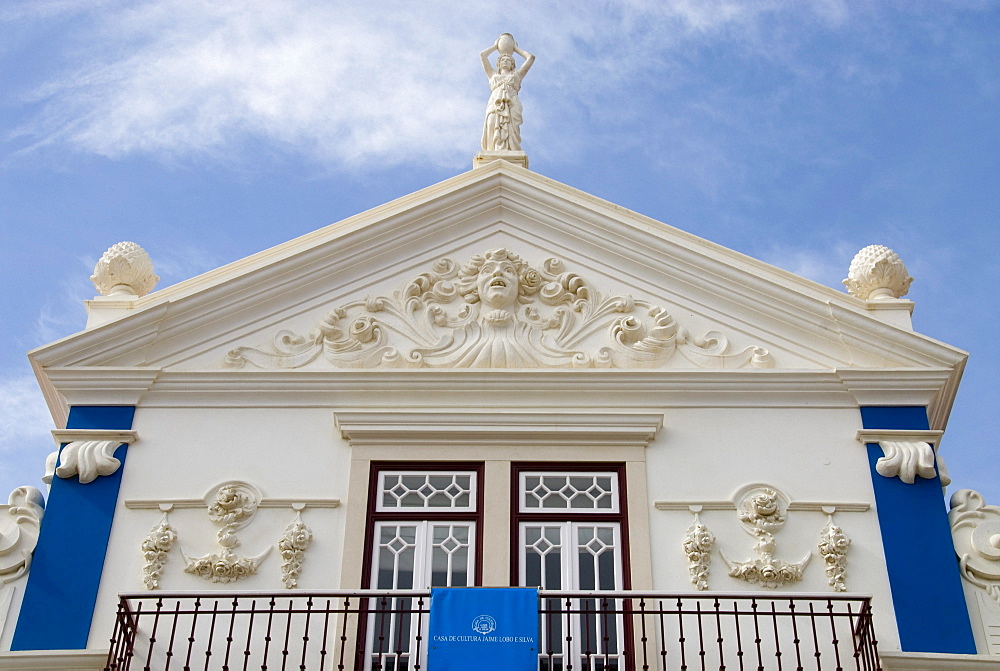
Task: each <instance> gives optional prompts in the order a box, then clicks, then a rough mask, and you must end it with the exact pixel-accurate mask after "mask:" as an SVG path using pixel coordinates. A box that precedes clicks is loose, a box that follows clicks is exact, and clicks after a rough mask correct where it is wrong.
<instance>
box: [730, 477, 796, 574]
mask: <svg viewBox="0 0 1000 671" xmlns="http://www.w3.org/2000/svg"><path fill="white" fill-rule="evenodd" d="M787 507H788V502H787V500H786V499H785V497H784V496H783V495H781V494H780V493H779V492H778V491H777V490H776V489H773V488H771V487H765V486H762V487H757V488H754V489H752V490H750V491H749V492H747V493H746V494H745V495H744V496H743V498H742V500H741V501H740V503H739V504H738V505H737V511H738V513H739V518H740V523H741V524H742V525H743V528H744V530H746V532H747V533H749V534H750V535H752V536H754V537H755V538H756V539H757V542H756V543H755V544H754V551H755V552H756V554H757V556H756V557H754V558H752V559H748V560H746V561H731V560H730V559H729V558H727V557H726V556H725V555H724V554H723V555H722V559H723V561H725V562H726V565H727V566H728V567H729V575H730V576H731V577H733V578H738V579H739V580H743V581H745V582H749V583H752V584H759V585H761V586H762V587H767V588H774V587H782V586H784V585H787V584H788V583H792V582H798V581H800V580H802V573H803V571H804V570H805V567H806V565H807V564H808V563H809V559H810V558H811V555H808V554H807V555H806V556H805V557H804V558H803V559H802V560H801V561H799V562H798V563H789V562H785V561H782V560H780V559H776V558H775V557H774V555H775V553H776V552H777V543H776V542H775V538H774V536H775V534H776V533H777V532H778V531H780V530H781V528H782V527H783V526H784V525H785V521H786V514H787V513H786V511H787Z"/></svg>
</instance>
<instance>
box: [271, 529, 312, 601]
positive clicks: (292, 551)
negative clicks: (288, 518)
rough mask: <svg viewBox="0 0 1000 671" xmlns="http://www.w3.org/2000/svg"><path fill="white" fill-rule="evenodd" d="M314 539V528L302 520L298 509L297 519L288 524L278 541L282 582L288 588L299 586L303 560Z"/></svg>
mask: <svg viewBox="0 0 1000 671" xmlns="http://www.w3.org/2000/svg"><path fill="white" fill-rule="evenodd" d="M312 539H313V535H312V530H311V529H310V528H309V527H307V526H306V525H305V523H304V522H303V521H302V514H301V512H298V511H296V513H295V521H293V522H292V523H291V524H289V525H288V527H287V528H286V529H285V533H284V534H283V535H282V536H281V540H280V541H278V551H279V552H280V553H281V582H283V583H285V587H287V588H288V589H294V588H295V587H297V586H298V578H299V574H300V573H301V572H302V561H303V559H304V558H305V554H306V550H307V549H309V545H311V544H312Z"/></svg>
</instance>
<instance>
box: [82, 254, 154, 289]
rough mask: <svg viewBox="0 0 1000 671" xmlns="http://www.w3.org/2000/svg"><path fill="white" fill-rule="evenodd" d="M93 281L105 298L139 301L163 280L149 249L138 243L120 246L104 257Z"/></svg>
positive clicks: (98, 263) (91, 278)
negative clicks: (154, 270)
mask: <svg viewBox="0 0 1000 671" xmlns="http://www.w3.org/2000/svg"><path fill="white" fill-rule="evenodd" d="M90 281H91V282H93V283H94V286H95V287H96V288H97V291H98V292H99V293H100V294H101V295H102V296H121V297H122V298H130V297H131V298H139V297H141V296H145V295H146V294H148V293H149V292H150V291H152V290H153V288H154V287H156V283H157V282H159V281H160V278H159V277H157V276H156V274H155V273H154V272H153V261H152V260H151V259H150V258H149V254H147V253H146V250H145V249H143V248H142V247H140V246H139V245H137V244H135V243H134V242H119V243H118V244H115V245H111V247H109V248H108V250H107V251H106V252H104V255H103V256H101V259H100V260H99V261H98V262H97V265H96V266H95V267H94V274H93V275H91V277H90Z"/></svg>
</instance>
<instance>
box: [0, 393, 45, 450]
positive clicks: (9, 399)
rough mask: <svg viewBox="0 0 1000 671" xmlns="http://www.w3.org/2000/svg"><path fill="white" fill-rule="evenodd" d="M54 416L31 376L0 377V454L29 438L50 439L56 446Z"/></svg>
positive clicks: (31, 439) (33, 439)
mask: <svg viewBox="0 0 1000 671" xmlns="http://www.w3.org/2000/svg"><path fill="white" fill-rule="evenodd" d="M52 428H53V426H52V417H51V415H49V411H48V409H47V407H46V405H45V399H43V398H42V392H41V391H40V390H39V388H38V382H37V381H36V380H35V378H34V377H32V376H30V375H24V376H18V377H0V453H2V452H8V451H10V450H13V449H16V448H17V447H18V446H19V445H20V444H22V443H24V442H26V441H38V440H45V441H48V443H49V445H52V446H53V449H54V443H52V436H51V434H50V433H49V432H50V431H51V430H52Z"/></svg>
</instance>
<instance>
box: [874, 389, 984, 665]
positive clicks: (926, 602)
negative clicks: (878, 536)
mask: <svg viewBox="0 0 1000 671" xmlns="http://www.w3.org/2000/svg"><path fill="white" fill-rule="evenodd" d="M861 419H862V424H863V426H864V428H866V429H917V430H926V429H927V427H928V424H927V412H926V410H925V409H924V408H923V407H913V406H902V407H867V408H861ZM867 447H868V461H869V466H870V467H871V474H872V484H873V485H874V488H875V502H876V504H877V510H878V520H879V526H880V527H881V529H882V546H883V549H884V551H885V559H886V563H887V568H888V570H889V586H890V588H891V590H892V600H893V604H894V606H895V610H896V625H897V627H898V628H899V639H900V645H901V647H902V649H903V650H904V651H906V652H942V653H955V654H975V652H976V643H975V640H974V638H973V635H972V626H971V624H970V623H969V611H968V607H967V605H966V602H965V594H964V593H963V591H962V584H961V577H960V576H959V573H958V558H957V557H956V556H955V550H954V544H953V543H952V539H951V527H950V526H949V524H948V514H947V511H946V510H945V504H944V497H943V495H942V493H941V481H940V479H938V478H937V477H935V478H934V479H933V480H925V479H924V478H920V477H918V478H917V480H916V482H914V483H913V484H912V485H908V484H906V483H904V482H903V481H902V480H900V479H899V478H887V477H884V476H882V475H879V474H878V473H877V472H876V471H875V463H876V462H877V461H878V460H879V459H880V458H881V457H882V456H883V454H882V448H880V447H879V446H878V444H876V443H869V444H868V446H867Z"/></svg>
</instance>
